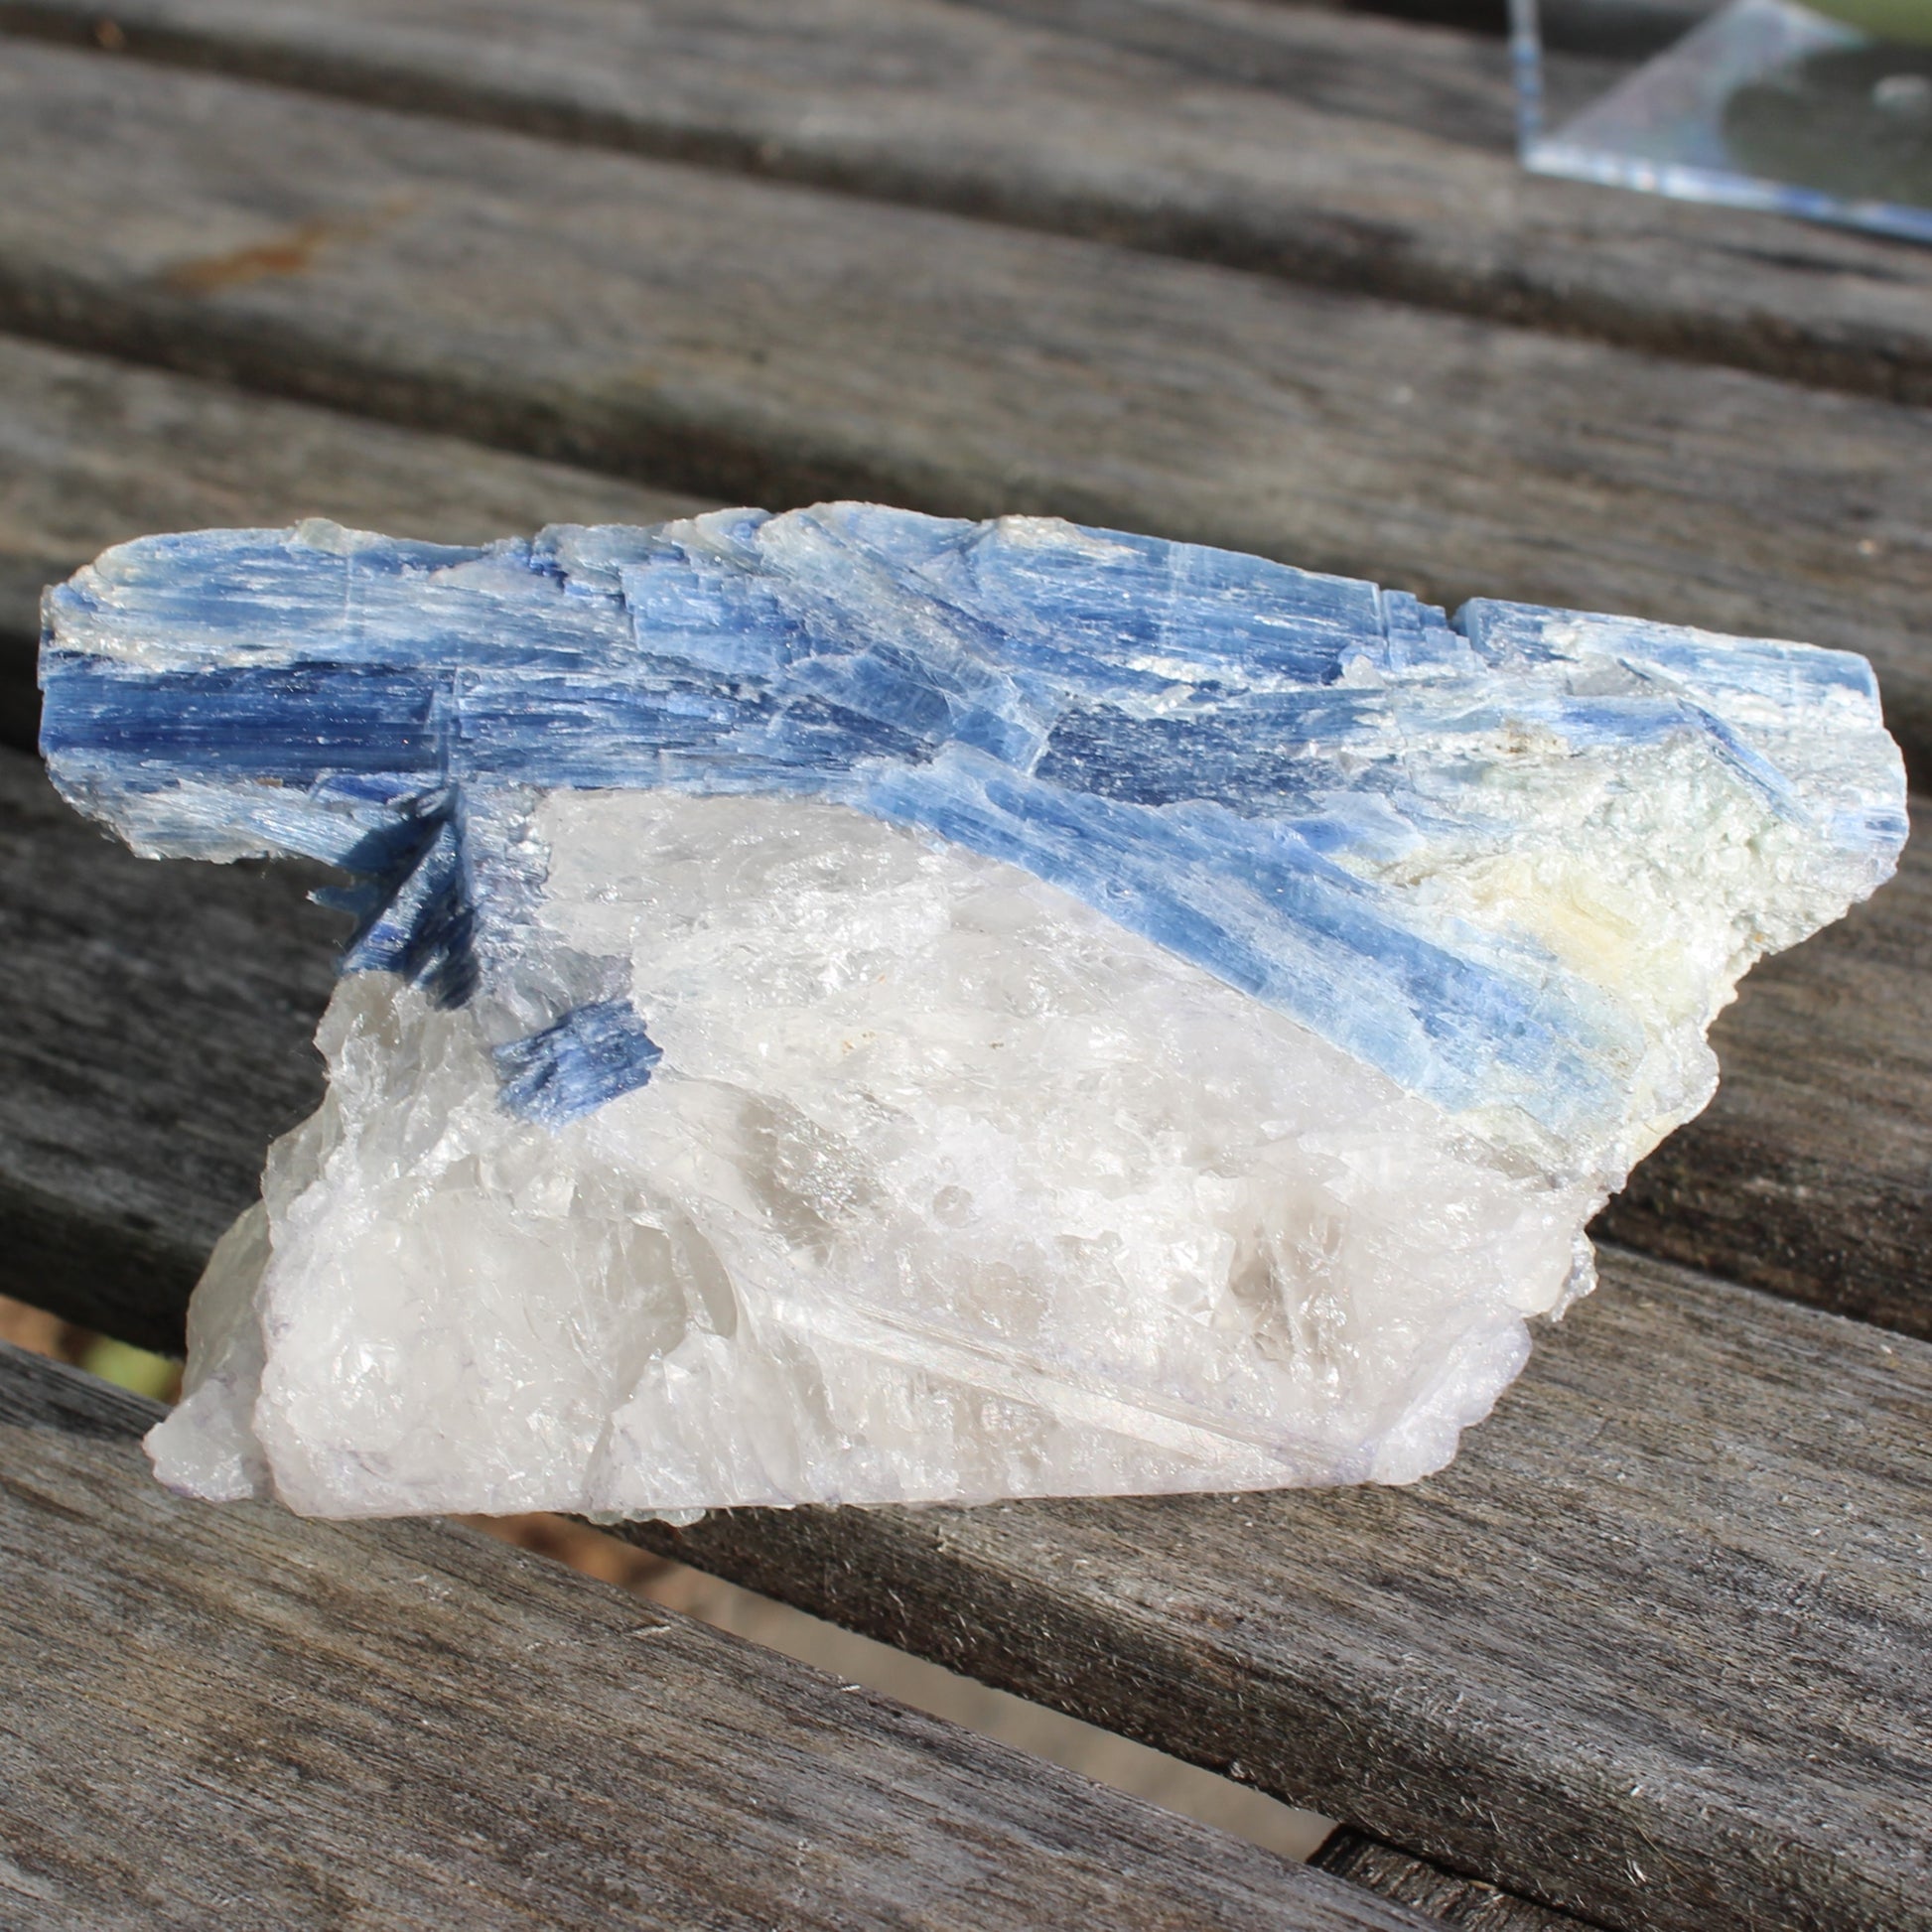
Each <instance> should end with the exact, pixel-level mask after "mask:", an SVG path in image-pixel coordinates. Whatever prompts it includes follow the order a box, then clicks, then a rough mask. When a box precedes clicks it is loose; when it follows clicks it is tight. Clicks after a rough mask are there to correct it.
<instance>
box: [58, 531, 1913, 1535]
mask: <svg viewBox="0 0 1932 1932" xmlns="http://www.w3.org/2000/svg"><path fill="white" fill-rule="evenodd" d="M41 661H42V683H43V687H44V690H45V693H46V703H45V724H44V734H43V748H44V751H45V753H46V757H47V760H48V764H49V768H50V770H51V771H52V773H53V776H54V780H55V782H56V784H57V785H59V787H60V788H61V790H62V792H63V793H64V794H65V795H66V796H67V797H68V798H69V800H70V801H71V802H72V803H73V804H74V805H75V806H76V807H78V808H79V809H80V810H81V811H83V812H86V813H89V814H91V815H93V816H94V817H96V818H98V819H100V820H102V821H103V822H105V823H106V824H107V825H109V826H110V827H112V828H113V829H114V830H115V831H116V832H118V833H119V834H120V836H121V837H123V838H124V839H125V840H126V841H127V842H128V843H129V844H130V845H131V846H132V847H133V848H134V849H135V850H136V851H138V852H141V853H144V854H148V855H151V856H155V857H191V858H202V859H215V860H224V859H233V858H237V857H241V856H245V855H261V854H271V855H272V854H305V855H307V856H309V857H310V858H313V859H319V860H323V861H326V862H328V863H330V864H332V865H334V866H337V867H339V868H341V869H342V872H343V874H344V875H345V878H346V879H347V881H348V882H349V883H348V884H347V885H346V886H345V888H344V889H342V891H341V893H340V895H339V897H340V899H341V901H342V902H343V903H344V904H345V905H347V906H348V907H349V908H350V909H352V910H353V911H354V912H355V914H356V915H357V924H356V931H355V937H354V939H353V941H352V943H351V944H350V946H349V948H348V951H347V954H346V956H345V971H344V976H343V979H342V982H341V984H340V986H339V988H338V990H337V993H336V996H335V999H334V1001H333V1003H332V1005H331V1007H330V1009H329V1012H328V1015H327V1017H326V1018H325V1020H324V1021H323V1024H322V1028H321V1031H320V1034H319V1035H318V1044H319V1045H320V1047H321V1050H322V1052H323V1054H324V1057H325V1059H326V1060H327V1063H328V1071H329V1087H328V1094H327V1098H326V1099H325V1101H324V1103H323V1105H322V1107H321V1109H320V1110H319V1111H318V1112H317V1113H316V1115H315V1116H314V1117H313V1118H312V1119H310V1120H309V1121H308V1122H306V1123H305V1124H304V1125H302V1126H301V1127H299V1128H297V1129H296V1130H295V1131H294V1132H293V1133H291V1134H289V1135H288V1136H286V1137H285V1138H284V1139H283V1140H281V1141H279V1142H278V1143H277V1144H276V1145H275V1147H274V1148H273V1149H272V1150H271V1151H270V1154H269V1158H268V1164H267V1169H266V1172H265V1173H264V1175H263V1180H262V1198H261V1202H260V1204H259V1205H258V1206H256V1207H254V1208H252V1209H251V1210H250V1211H249V1212H248V1213H247V1214H246V1215H244V1216H243V1217H242V1219H241V1220H240V1221H239V1222H237V1223H236V1225H235V1227H234V1228H233V1229H232V1230H231V1231H230V1232H229V1234H228V1235H227V1236H226V1237H225V1238H224V1239H223V1240H222V1242H221V1243H220V1245H219V1246H218V1247H217V1249H216V1250H215V1253H214V1255H213V1256H212V1257H211V1259H210V1261H209V1263H208V1267H207V1273H206V1275H205V1276H204V1278H203V1281H202V1283H201V1286H200V1287H199V1289H198V1290H197V1293H196V1297H195V1302H194V1306H193V1309H192V1311H191V1315H190V1363H189V1371H188V1379H187V1389H186V1394H185V1398H184V1400H183V1402H182V1403H181V1405H180V1406H179V1407H178V1408H177V1409H176V1410H175V1412H174V1413H173V1414H172V1415H171V1416H170V1417H169V1419H168V1420H167V1421H166V1422H164V1423H162V1424H161V1425H159V1426H158V1427H157V1429H156V1430H155V1431H154V1432H153V1434H152V1435H151V1437H150V1439H149V1448H150V1451H151V1453H152V1455H153V1457H154V1461H155V1465H156V1468H157V1471H158V1473H159V1474H160V1476H161V1477H162V1479H163V1480H164V1481H166V1482H168V1483H169V1484H171V1485H173V1486H175V1487H177V1488H179V1489H183V1490H187V1491H191V1492H193V1493H196V1494H199V1495H203V1496H207V1497H212V1498H233V1497H240V1496H246V1495H252V1494H261V1493H273V1494H275V1495H277V1496H280V1497H281V1498H282V1499H284V1500H285V1501H286V1502H287V1503H288V1504H289V1505H290V1506H292V1507H293V1508H296V1509H298V1510H302V1511H306V1512H310V1513H314V1514H319V1515H333V1516H353V1515H384V1514H398V1513H405V1512H412V1511H423V1510H466V1511H511V1510H526V1509H562V1510H583V1511H589V1512H592V1513H596V1514H612V1515H615V1514H629V1515H645V1514H659V1515H667V1516H671V1517H673V1518H677V1517H680V1516H683V1515H685V1514H687V1513H689V1512H695V1511H701V1510H704V1509H706V1508H710V1507H715V1506H719V1505H725V1504H736V1503H795V1502H803V1501H818V1502H834V1501H851V1502H885V1501H918V1500H941V1499H950V1500H976V1499H981V1498H991V1497H998V1496H1015V1495H1039V1494H1050V1495H1079V1494H1096V1493H1126V1492H1134V1491H1158V1490H1183V1489H1237V1488H1251V1487H1266V1486H1275V1485H1282V1484H1296V1483H1338V1482H1358V1481H1383V1482H1404V1481H1409V1480H1413V1479H1414V1478H1416V1477H1418V1476H1420V1475H1422V1474H1424V1473H1426V1472H1428V1471H1429V1470H1432V1469H1435V1468H1438V1467H1440V1466H1441V1465H1442V1464H1443V1463H1445V1462H1446V1461H1448V1460H1449V1457H1450V1456H1451V1455H1452V1454H1453V1453H1454V1449H1455V1445H1456V1441H1457V1437H1458V1434H1459V1432H1460V1431H1461V1430H1462V1429H1463V1428H1465V1427H1467V1426H1468V1425H1469V1424H1471V1423H1473V1422H1476V1421H1478V1420H1479V1419H1480V1418H1481V1417H1482V1416H1483V1415H1485V1414H1486V1413H1487V1412H1488V1410H1489V1408H1490V1407H1491V1405H1492V1404H1493V1403H1494V1401H1495V1399H1496V1397H1497V1395H1498V1394H1499V1393H1500V1391H1501V1390H1502V1389H1503V1388H1504V1387H1505V1386H1506V1385H1507V1384H1508V1382H1509V1381H1510V1379H1511V1378H1512V1377H1513V1376H1514V1375H1515V1374H1516V1372H1517V1370H1518V1369H1519V1368H1520V1367H1521V1366H1522V1363H1523V1361H1524V1359H1525V1356H1526V1354H1527V1352H1528V1348H1529V1330H1528V1326H1527V1323H1528V1320H1529V1318H1530V1317H1532V1316H1536V1315H1540V1314H1548V1313H1552V1312H1560V1311H1561V1310H1562V1308H1563V1307H1564V1306H1565V1305H1566V1303H1567V1302H1568V1301H1569V1300H1571V1299H1572V1298H1574V1297H1575V1296H1576V1295H1578V1294H1580V1293H1583V1292H1585V1291H1586V1290H1587V1288H1588V1287H1589V1286H1590V1283H1591V1280H1592V1276H1591V1270H1590V1259H1589V1250H1588V1244H1587V1240H1586V1238H1585V1236H1584V1233H1583V1230H1584V1227H1585V1224H1586V1223H1587V1220H1588V1218H1589V1216H1590V1215H1591V1214H1592V1213H1593V1212H1594V1211H1595V1209H1596V1208H1597V1207H1598V1206H1599V1205H1600V1204H1601V1203H1602V1201H1603V1200H1604V1199H1605V1198H1606V1196H1607V1195H1608V1194H1609V1193H1610V1192H1611V1191H1613V1190H1614V1189H1615V1188H1616V1187H1618V1186H1620V1185H1621V1184H1622V1181H1623V1178H1624V1176H1625V1175H1626V1173H1628V1171H1629V1169H1630V1167H1631V1165H1632V1164H1633V1163H1634V1162H1636V1161H1637V1160H1639V1159H1640V1158H1641V1157H1642V1156H1643V1155H1644V1154H1645V1153H1646V1152H1647V1151H1648V1150H1649V1149H1650V1148H1651V1147H1653V1146H1654V1145H1655V1144H1656V1143H1657V1141H1658V1140H1660V1139H1661V1138H1662V1137H1663V1136H1664V1135H1665V1134H1666V1133H1668V1132H1669V1131H1670V1130H1671V1129H1672V1128H1673V1127H1675V1126H1676V1125H1677V1124H1678V1123H1680V1122H1682V1121H1684V1120H1685V1119H1687V1118H1689V1116H1691V1115H1692V1114H1694V1113H1695V1112H1696V1111H1697V1110H1698V1109H1699V1108H1700V1107H1701V1106H1703V1105H1704V1103H1705V1102H1706V1101H1707V1100H1708V1099H1709V1097H1710V1095H1711V1093H1712V1091H1713V1089H1714V1087H1715V1084H1716V1077H1717V1069H1716V1063H1715V1061H1714V1059H1713V1056H1712V1054H1711V1051H1710V1049H1709V1047H1708V1046H1707V1045H1706V1043H1705V1033H1706V1030H1707V1028H1708V1027H1709V1025H1710V1023H1711V1021H1712V1019H1713V1017H1714V1016H1715V1015H1716V1013H1717V1012H1718V1011H1719V1009H1720V1008H1721V1007H1722V1006H1723V1005H1724V1004H1725V1002H1726V1001H1727V1000H1728V999H1729V998H1730V997H1731V994H1732V992H1733V989H1734V987H1735V984H1736V981H1737V979H1738V977H1739V976H1740V975H1741V974H1742V973H1743V972H1744V971H1745V970H1746V969H1747V968H1748V967H1749V965H1750V964H1751V962H1752V961H1753V960H1754V959H1756V958H1757V957H1758V956H1759V955H1761V954H1762V953H1764V952H1767V951H1770V950H1774V949H1776V948H1779V947H1782V946H1788V945H1790V944H1792V943H1794V942H1795V941H1797V940H1799V939H1801V938H1803V937H1804V936H1805V935H1806V934H1807V933H1810V932H1812V931H1814V930H1816V929H1817V928H1818V927H1819V926H1821V925H1823V924H1825V923H1827V922H1829V921H1830V920H1832V919H1834V918H1836V917H1838V916H1839V915H1840V914H1841V913H1842V912H1843V911H1844V910H1845V908H1846V907H1847V905H1848V904H1850V903H1851V902H1852V901H1853V900H1855V899H1858V898H1861V897H1864V896H1865V895H1866V894H1868V893H1870V892H1871V891H1872V890H1873V889H1874V888H1875V887H1876V886H1877V885H1878V884H1879V883H1880V882H1881V881H1882V880H1883V879H1884V878H1885V877H1886V876H1887V875H1888V874H1889V873H1890V872H1891V870H1892V868H1893V866H1894V865H1895V863H1896V859H1897V854H1898V851H1899V848H1900V846H1901V844H1902V842H1903V839H1904V834H1905V815H1904V779H1903V771H1902V766H1901V763H1900V759H1899V757H1898V754H1897V751H1896V749H1895V748H1894V747H1893V745H1892V743H1891V741H1890V740H1889V739H1888V738H1887V737H1886V735H1885V733H1884V730H1883V728H1882V725H1881V723H1880V718H1879V710H1878V702H1877V696H1876V692H1875V690H1874V687H1873V683H1872V678H1871V674H1870V671H1869V668H1868V667H1867V666H1866V664H1865V663H1864V662H1863V659H1860V658H1857V657H1853V656H1848V655H1845V654H1843V653H1839V652H1833V651H1826V650H1819V649H1814V648H1812V647H1810V646H1807V645H1803V644H1794V643H1783V642H1774V641H1766V640H1761V639H1745V638H1732V637H1719V636H1713V635H1711V634H1709V633H1706V632H1701V631H1696V630H1689V629H1683V628H1677V627H1673V626H1669V625H1664V624H1657V623H1649V622H1641V621H1635V620H1630V619H1623V618H1614V617H1598V616H1587V615H1582V614H1578V613H1574V612H1561V611H1551V610H1545V609H1540V608H1533V607H1528V606H1522V605H1510V604H1501V603H1492V602H1483V601H1478V602H1474V603H1471V604H1469V605H1467V606H1466V607H1464V609H1463V610H1462V611H1461V612H1460V613H1458V614H1457V616H1456V617H1455V619H1454V620H1453V621H1447V620H1446V619H1445V617H1444V614H1443V613H1442V612H1441V611H1438V610H1435V609H1432V608H1430V607H1428V606H1425V605H1423V604H1420V603H1418V602H1417V601H1416V600H1415V599H1414V598H1412V597H1409V596H1406V595H1404V594H1402V593H1399V592H1392V591H1385V590H1379V589H1377V588H1376V587H1375V586H1373V585H1371V584H1366V583H1360V582H1355V581H1351V580H1348V579H1343V578H1336V577H1329V576H1320V575H1314V574H1311V573H1309V572H1305V571H1300V570H1295V569H1291V568H1288V567H1286V566H1283V565H1281V564H1276V563H1271V562H1267V561H1265V560H1263V559H1261V558H1257V557H1248V556H1239V555H1234V554H1231V553H1228V552H1224V551H1217V550H1212V549H1207V548H1203V547H1200V546H1196V545H1190V544H1182V543H1171V542H1166V541H1161V540H1157V539H1154V538H1149V537H1142V536H1131V535H1124V534H1121V533H1118V532H1113V531H1105V530H1093V529H1083V528H1079V527H1076V526H1074V525H1072V524H1068V523H1064V522H1060V521H1056V520H1051V519H1042V518H1031V517H1007V518H1002V519H1000V520H998V521H995V522H991V523H966V522H955V521H947V520H943V519H938V518H933V517H926V516H920V515H915V514H913V513H910V512H907V511H900V510H893V509H886V508H880V507H877V506H873V505H865V504H852V503H839V504H830V505H821V506H819V507H817V508H814V509H809V510H798V511H793V512H791V513H789V514H786V515H782V516H768V515H766V514H764V513H762V512H760V511H755V510H734V511H723V512H719V513H716V514H713V515H709V516H702V517H698V518H696V519H693V520H690V521H686V522H677V523H670V524H666V525H663V526H661V527H658V528H654V529H629V528H615V527H613V528H576V527H562V528H555V529H550V530H546V531H544V532H543V533H541V534H540V535H539V536H538V537H536V538H535V539H534V540H533V541H520V540H519V541H508V542H502V543H496V544H492V545H489V546H487V547H483V548H474V549H473V548H447V547H441V546H434V545H428V544H422V543H412V542H404V541H398V540H394V539H391V538H387V537H382V536H375V535H369V534H364V533H359V532H354V531H348V530H344V529H341V528H339V527H337V526H336V525H333V524H326V523H308V524H303V525H301V526H299V527H297V528H294V529H290V530H228V531H207V532H202V533H198V534H190V535H182V536H165V537H151V538H146V539H143V540H141V541H139V542H135V543H130V544H126V545H123V546H121V547H120V548H118V549H115V550H111V551H109V552H107V553H106V554H105V555H104V556H102V557H101V558H100V559H99V560H98V561H97V562H96V563H94V564H93V565H92V566H90V567H89V568H87V569H85V570H82V571H80V572H79V573H77V574H76V575H75V576H74V577H73V578H72V579H70V580H69V582H68V583H67V584H65V585H63V586H61V587H59V588H58V589H56V590H54V591H52V592H50V593H49V596H48V602H47V632H46V638H45V642H44V645H43V651H42V660H41Z"/></svg>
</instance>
